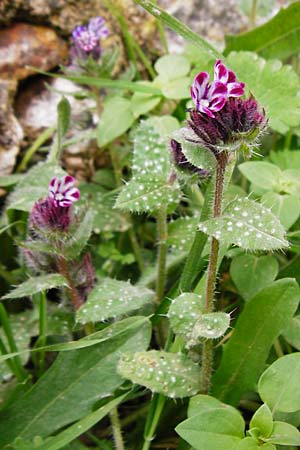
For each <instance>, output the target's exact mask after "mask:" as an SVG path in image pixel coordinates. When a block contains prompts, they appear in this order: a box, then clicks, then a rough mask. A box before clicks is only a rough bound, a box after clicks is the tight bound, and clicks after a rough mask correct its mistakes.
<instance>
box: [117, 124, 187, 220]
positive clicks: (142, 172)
mask: <svg viewBox="0 0 300 450" xmlns="http://www.w3.org/2000/svg"><path fill="white" fill-rule="evenodd" d="M160 121H161V122H162V123H163V124H165V126H161V124H159V122H160ZM176 127H177V121H176V120H174V119H173V120H171V121H170V120H164V118H160V119H149V120H147V121H145V122H143V123H142V124H141V125H140V126H139V127H138V128H137V130H136V132H135V135H134V151H133V164H132V178H131V180H130V181H129V182H128V183H127V184H125V185H124V186H123V189H122V191H121V192H120V194H119V196H118V198H117V201H116V204H115V207H116V208H119V209H122V210H125V211H131V212H138V213H141V212H148V213H155V212H156V211H158V210H160V209H161V208H162V207H165V206H168V210H172V209H174V208H175V207H176V205H177V204H178V202H179V200H180V190H179V185H178V183H177V181H176V178H174V174H173V172H172V166H171V162H170V154H169V150H168V147H167V143H166V134H167V133H168V131H171V130H172V128H173V129H174V128H176Z"/></svg>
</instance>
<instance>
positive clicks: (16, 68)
mask: <svg viewBox="0 0 300 450" xmlns="http://www.w3.org/2000/svg"><path fill="white" fill-rule="evenodd" d="M67 55H68V49H67V45H66V43H65V42H64V41H63V40H62V39H61V38H59V37H58V36H57V34H56V33H55V31H53V30H51V29H50V28H47V27H41V26H35V25H29V24H26V23H17V24H15V25H13V26H12V27H9V28H6V29H3V30H1V31H0V77H1V78H4V79H12V78H13V79H16V80H22V79H24V78H26V77H28V76H29V75H31V74H33V73H35V72H34V71H33V70H32V69H30V68H29V67H28V66H34V67H37V68H38V69H42V70H49V69H51V68H53V67H55V66H57V65H58V64H60V63H62V62H63V60H64V59H65V58H66V57H67Z"/></svg>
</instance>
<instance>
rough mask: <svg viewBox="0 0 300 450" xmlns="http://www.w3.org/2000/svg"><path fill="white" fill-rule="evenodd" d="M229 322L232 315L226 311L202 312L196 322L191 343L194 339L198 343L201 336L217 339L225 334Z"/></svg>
mask: <svg viewBox="0 0 300 450" xmlns="http://www.w3.org/2000/svg"><path fill="white" fill-rule="evenodd" d="M229 324H230V315H229V314H226V313H224V312H214V313H209V314H202V315H201V316H200V318H199V319H198V320H197V322H196V323H195V326H194V328H193V331H192V335H191V340H190V343H192V342H193V341H194V343H195V345H196V344H197V343H198V340H199V338H201V337H202V338H207V339H217V338H219V337H221V336H223V334H225V331H226V330H227V328H228V327H229Z"/></svg>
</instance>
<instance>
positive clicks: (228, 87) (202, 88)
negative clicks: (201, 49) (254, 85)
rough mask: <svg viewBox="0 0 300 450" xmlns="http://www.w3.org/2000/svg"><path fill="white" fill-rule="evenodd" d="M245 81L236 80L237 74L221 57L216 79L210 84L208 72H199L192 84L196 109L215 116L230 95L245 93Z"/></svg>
mask: <svg viewBox="0 0 300 450" xmlns="http://www.w3.org/2000/svg"><path fill="white" fill-rule="evenodd" d="M244 88H245V84H244V83H239V82H237V81H236V75H235V73H234V72H233V71H232V70H228V69H227V67H226V66H224V64H222V61H221V60H220V59H219V60H218V61H216V63H215V68H214V81H213V82H212V83H211V84H209V74H208V73H207V72H200V73H198V74H197V75H196V76H195V78H194V82H193V84H192V86H191V97H192V99H193V101H194V103H195V106H196V111H198V112H201V113H204V114H207V115H208V116H209V117H212V118H214V117H215V115H214V113H215V112H217V111H220V110H221V109H222V108H223V107H224V106H225V103H226V101H227V99H228V98H229V97H241V96H242V95H244V91H245V90H244Z"/></svg>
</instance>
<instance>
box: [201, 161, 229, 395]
mask: <svg viewBox="0 0 300 450" xmlns="http://www.w3.org/2000/svg"><path fill="white" fill-rule="evenodd" d="M226 164H227V155H226V153H221V154H220V155H219V157H218V159H217V171H216V179H215V192H214V205H213V217H219V216H220V215H221V213H222V198H223V187H224V176H225V169H226ZM219 247H220V246H219V241H218V240H217V239H216V238H214V237H212V238H211V243H210V254H209V263H208V268H207V281H206V296H205V312H206V313H211V312H213V310H214V293H215V286H216V279H217V267H218V256H219ZM212 369H213V343H212V340H209V339H207V340H206V341H204V343H203V347H202V369H201V377H202V392H203V393H204V394H208V393H209V390H210V384H211V375H212Z"/></svg>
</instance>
